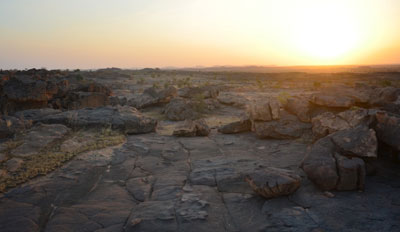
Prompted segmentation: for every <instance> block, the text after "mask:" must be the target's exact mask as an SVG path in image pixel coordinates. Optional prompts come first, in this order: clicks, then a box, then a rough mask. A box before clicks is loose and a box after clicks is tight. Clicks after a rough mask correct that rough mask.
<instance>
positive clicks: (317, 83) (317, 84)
mask: <svg viewBox="0 0 400 232" xmlns="http://www.w3.org/2000/svg"><path fill="white" fill-rule="evenodd" d="M321 85H322V84H321V82H319V81H314V83H313V86H314V88H317V89H318V88H320V87H321Z"/></svg>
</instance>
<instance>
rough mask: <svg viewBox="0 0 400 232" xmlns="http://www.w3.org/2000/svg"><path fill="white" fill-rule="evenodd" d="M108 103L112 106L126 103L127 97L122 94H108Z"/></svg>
mask: <svg viewBox="0 0 400 232" xmlns="http://www.w3.org/2000/svg"><path fill="white" fill-rule="evenodd" d="M108 103H109V104H110V105H112V106H117V105H120V106H124V105H126V104H127V103H128V99H126V97H124V96H110V97H108Z"/></svg>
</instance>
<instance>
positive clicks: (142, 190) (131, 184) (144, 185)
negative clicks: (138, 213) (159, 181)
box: [126, 176, 154, 202]
mask: <svg viewBox="0 0 400 232" xmlns="http://www.w3.org/2000/svg"><path fill="white" fill-rule="evenodd" d="M153 182H154V178H153V177H152V176H147V177H138V178H132V179H129V180H128V181H127V182H126V188H127V189H128V191H129V192H130V193H131V194H132V195H133V197H134V198H135V199H136V200H138V201H141V202H143V201H145V200H148V199H149V197H150V192H151V188H152V184H153Z"/></svg>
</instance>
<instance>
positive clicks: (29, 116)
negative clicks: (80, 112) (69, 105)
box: [14, 108, 61, 123]
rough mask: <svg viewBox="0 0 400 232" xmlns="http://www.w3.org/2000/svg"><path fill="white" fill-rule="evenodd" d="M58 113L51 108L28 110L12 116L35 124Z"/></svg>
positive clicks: (59, 111)
mask: <svg viewBox="0 0 400 232" xmlns="http://www.w3.org/2000/svg"><path fill="white" fill-rule="evenodd" d="M58 113H61V110H56V109H52V108H43V109H30V110H23V111H18V112H16V113H15V115H14V116H15V117H17V118H20V119H23V120H32V122H33V123H35V122H37V121H38V120H40V119H41V118H43V117H46V116H48V115H53V114H58Z"/></svg>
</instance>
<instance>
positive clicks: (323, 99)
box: [311, 93, 355, 108]
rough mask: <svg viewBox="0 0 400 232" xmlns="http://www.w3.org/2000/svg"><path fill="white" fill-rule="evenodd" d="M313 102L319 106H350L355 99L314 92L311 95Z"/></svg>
mask: <svg viewBox="0 0 400 232" xmlns="http://www.w3.org/2000/svg"><path fill="white" fill-rule="evenodd" d="M311 102H312V103H314V104H315V105H319V106H327V107H338V108H350V107H352V106H353V105H354V104H355V101H354V100H353V99H352V98H349V97H346V96H341V95H336V94H334V95H333V94H325V93H316V94H313V95H312V97H311Z"/></svg>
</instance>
